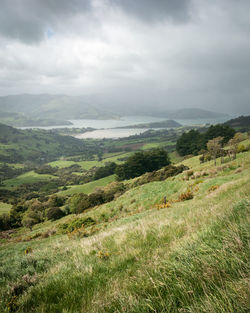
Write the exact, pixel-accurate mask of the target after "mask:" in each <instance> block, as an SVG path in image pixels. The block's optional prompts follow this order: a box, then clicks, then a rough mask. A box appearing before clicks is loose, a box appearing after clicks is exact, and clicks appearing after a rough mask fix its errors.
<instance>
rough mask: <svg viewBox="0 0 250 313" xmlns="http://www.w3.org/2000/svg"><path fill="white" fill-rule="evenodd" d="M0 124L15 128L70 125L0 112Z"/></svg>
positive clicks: (55, 120)
mask: <svg viewBox="0 0 250 313" xmlns="http://www.w3.org/2000/svg"><path fill="white" fill-rule="evenodd" d="M0 123H3V124H6V125H9V126H15V127H23V126H36V127H38V126H58V125H72V123H71V122H69V121H64V120H59V119H51V118H50V119H49V118H42V119H41V118H35V117H29V116H28V115H24V114H23V113H15V112H1V111H0Z"/></svg>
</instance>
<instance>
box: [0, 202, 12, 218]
mask: <svg viewBox="0 0 250 313" xmlns="http://www.w3.org/2000/svg"><path fill="white" fill-rule="evenodd" d="M11 207H12V205H11V204H8V203H4V202H0V215H1V214H3V213H9V211H10V209H11Z"/></svg>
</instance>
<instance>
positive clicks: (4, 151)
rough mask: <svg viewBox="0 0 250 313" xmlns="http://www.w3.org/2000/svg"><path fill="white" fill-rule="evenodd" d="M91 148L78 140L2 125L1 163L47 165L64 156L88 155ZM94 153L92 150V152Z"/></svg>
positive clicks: (0, 133) (0, 139)
mask: <svg viewBox="0 0 250 313" xmlns="http://www.w3.org/2000/svg"><path fill="white" fill-rule="evenodd" d="M90 149H91V148H89V147H87V146H85V145H84V143H83V142H82V141H81V140H79V139H76V138H73V137H70V136H61V135H58V134H54V133H52V132H48V131H44V130H38V129H36V130H35V129H34V130H19V129H16V128H13V127H10V126H7V125H4V124H0V161H2V162H7V163H21V162H24V161H32V162H38V163H45V162H46V161H49V160H53V159H56V158H57V157H59V156H63V155H73V154H80V153H82V154H86V153H89V151H90ZM91 151H92V150H91Z"/></svg>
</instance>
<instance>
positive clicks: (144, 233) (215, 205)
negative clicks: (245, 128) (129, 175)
mask: <svg viewBox="0 0 250 313" xmlns="http://www.w3.org/2000/svg"><path fill="white" fill-rule="evenodd" d="M249 160H250V152H248V153H242V154H239V155H238V156H237V159H236V160H234V161H231V162H228V163H227V164H226V165H229V166H228V167H227V168H225V169H222V168H221V166H220V165H219V166H218V167H217V171H216V172H214V173H212V170H213V165H212V163H211V162H207V163H204V164H201V165H200V164H199V160H198V159H197V158H196V157H195V158H192V159H188V160H185V162H186V164H188V165H189V166H190V167H192V166H193V168H194V170H197V171H198V170H199V171H201V170H202V169H204V168H205V169H207V170H210V171H211V175H209V176H206V177H203V178H202V180H200V179H199V180H191V181H183V179H182V178H183V175H184V174H180V175H178V176H176V177H174V178H169V179H167V180H166V181H163V182H153V183H149V184H146V185H143V186H140V187H136V188H134V189H131V190H129V191H127V192H126V193H125V194H123V195H122V196H120V197H119V198H117V199H116V200H114V201H112V202H110V203H107V204H104V205H101V206H98V207H95V208H94V209H91V210H87V211H86V212H84V213H82V214H80V215H77V216H76V215H68V216H66V217H64V218H63V219H61V220H58V221H56V222H48V221H47V222H45V223H43V224H38V225H36V226H35V227H34V229H33V231H32V232H30V231H28V230H25V229H20V230H18V231H17V233H16V234H14V235H13V238H12V239H9V242H7V241H6V242H5V244H4V245H2V246H1V247H0V271H1V273H2V276H1V280H0V289H1V301H0V310H1V312H3V313H5V312H6V313H7V312H9V311H8V307H7V304H8V303H12V304H13V305H12V308H15V310H16V312H19V313H21V312H34V313H51V312H62V313H75V312H88V313H94V312H95V313H96V312H98V313H104V312H105V313H114V312H119V313H139V312H140V313H149V312H157V313H158V312H159V313H163V312H164V313H165V312H166V313H179V312H188V313H206V312H211V313H217V312H220V313H234V312H236V313H238V312H243V313H244V312H248V310H249V297H250V294H249V252H250V251H249V213H250V202H249V200H250V197H249V196H250V195H249V190H250V170H249ZM238 169H241V170H240V171H237V170H238ZM194 182H197V184H196V186H198V187H199V189H197V190H196V191H195V192H194V198H193V199H191V200H188V201H183V202H177V203H173V204H172V205H171V207H169V208H165V209H161V210H158V209H156V204H158V203H161V202H162V199H163V197H164V196H166V197H167V199H168V200H169V199H177V198H178V195H180V193H182V192H184V191H185V190H186V189H187V188H188V186H190V185H191V184H193V183H194ZM213 185H218V186H219V188H218V189H217V190H215V191H213V192H211V191H209V190H210V187H211V186H213ZM81 217H92V218H93V219H95V220H96V221H97V222H98V224H97V226H98V227H99V228H100V230H99V232H97V233H96V234H95V235H93V236H90V237H82V238H81V237H75V238H74V237H72V238H70V237H68V236H67V235H60V234H57V235H56V236H52V237H49V238H46V239H33V240H29V239H28V237H29V236H33V235H34V234H36V233H39V232H40V233H42V232H44V231H46V230H48V229H56V227H57V225H58V224H60V223H65V222H67V221H70V220H72V219H73V218H81ZM22 238H23V239H25V240H26V241H24V240H23V241H22V240H21V239H22ZM27 240H29V241H27ZM27 247H31V248H32V252H31V253H30V254H27V255H25V253H24V251H25V249H26V248H27ZM103 255H106V256H105V257H103ZM27 274H28V275H29V277H30V278H33V283H28V284H27V283H25V281H24V278H23V276H24V275H27ZM13 286H24V287H23V288H24V290H23V292H21V293H20V294H19V295H18V296H17V298H13V295H11V288H12V290H13ZM10 305H11V304H10Z"/></svg>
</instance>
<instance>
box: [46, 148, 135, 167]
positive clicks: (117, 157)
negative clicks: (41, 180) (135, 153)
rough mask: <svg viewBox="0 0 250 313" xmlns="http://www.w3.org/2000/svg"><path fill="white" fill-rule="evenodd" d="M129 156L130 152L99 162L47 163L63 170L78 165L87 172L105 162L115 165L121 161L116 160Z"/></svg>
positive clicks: (58, 161) (59, 161) (106, 156)
mask: <svg viewBox="0 0 250 313" xmlns="http://www.w3.org/2000/svg"><path fill="white" fill-rule="evenodd" d="M129 155H131V152H126V153H119V154H115V155H114V154H111V156H108V155H105V158H104V159H103V160H101V161H98V160H93V161H79V162H76V161H69V160H57V161H54V162H50V163H48V164H49V165H51V166H52V167H56V166H57V167H59V168H64V167H70V166H71V165H74V164H77V165H80V166H81V167H82V168H83V169H85V170H89V169H91V168H92V167H94V166H96V167H100V166H104V165H105V163H106V162H116V163H117V164H120V163H122V162H123V161H119V160H118V159H120V158H125V157H128V156H129Z"/></svg>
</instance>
